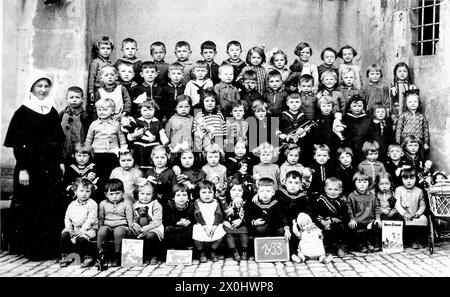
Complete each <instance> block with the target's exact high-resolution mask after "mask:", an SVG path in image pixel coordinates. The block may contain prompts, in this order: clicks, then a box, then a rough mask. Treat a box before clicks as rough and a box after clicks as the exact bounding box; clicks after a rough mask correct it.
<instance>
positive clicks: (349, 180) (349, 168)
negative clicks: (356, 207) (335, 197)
mask: <svg viewBox="0 0 450 297" xmlns="http://www.w3.org/2000/svg"><path fill="white" fill-rule="evenodd" d="M337 158H338V161H339V162H338V163H339V165H337V166H336V177H337V178H338V179H340V180H341V182H342V194H343V195H344V196H347V195H348V194H350V192H352V191H353V175H354V174H355V172H356V170H355V168H354V167H353V165H352V159H353V151H352V149H351V148H349V147H340V148H339V149H338V150H337Z"/></svg>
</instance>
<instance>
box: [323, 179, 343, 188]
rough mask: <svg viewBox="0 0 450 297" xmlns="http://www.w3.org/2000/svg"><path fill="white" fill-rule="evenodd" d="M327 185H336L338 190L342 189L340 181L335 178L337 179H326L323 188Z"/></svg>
mask: <svg viewBox="0 0 450 297" xmlns="http://www.w3.org/2000/svg"><path fill="white" fill-rule="evenodd" d="M329 184H337V185H338V187H339V188H340V189H342V180H341V179H339V178H337V177H329V178H327V179H326V180H325V186H324V188H325V187H327V186H328V185H329Z"/></svg>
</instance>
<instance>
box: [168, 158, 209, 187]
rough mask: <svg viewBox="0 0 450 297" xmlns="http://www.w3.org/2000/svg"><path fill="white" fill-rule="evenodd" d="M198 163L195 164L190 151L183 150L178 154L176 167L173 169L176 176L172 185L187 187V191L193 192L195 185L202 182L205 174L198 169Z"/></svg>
mask: <svg viewBox="0 0 450 297" xmlns="http://www.w3.org/2000/svg"><path fill="white" fill-rule="evenodd" d="M198 163H199V162H198V161H197V162H195V158H194V152H193V151H192V150H191V149H185V150H183V151H182V152H181V153H180V156H179V160H178V164H180V167H178V165H176V166H174V167H173V171H174V172H175V175H176V181H174V184H176V183H179V184H184V185H186V186H188V188H189V190H191V191H192V190H194V189H195V188H196V185H197V184H198V183H199V182H200V181H203V180H204V179H205V177H206V173H205V172H204V171H203V170H201V169H200V168H199V164H198Z"/></svg>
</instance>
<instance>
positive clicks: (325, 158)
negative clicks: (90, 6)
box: [61, 37, 430, 266]
mask: <svg viewBox="0 0 450 297" xmlns="http://www.w3.org/2000/svg"><path fill="white" fill-rule="evenodd" d="M113 49H114V43H113V42H112V40H111V39H110V38H108V37H102V38H101V39H99V40H98V41H97V42H96V43H95V44H94V47H93V53H94V54H95V59H94V60H93V61H92V62H91V64H90V67H89V82H88V94H87V100H84V99H85V98H84V93H83V91H82V89H81V88H79V87H71V88H69V89H68V91H67V96H66V97H67V103H68V106H67V108H66V109H65V110H64V111H63V112H62V113H61V123H62V126H63V128H64V131H65V132H66V142H65V147H64V152H65V157H66V162H67V165H68V166H67V170H66V174H65V178H64V185H65V187H66V190H67V193H68V197H69V198H70V199H71V202H70V204H69V206H68V208H67V212H66V218H65V228H64V230H63V232H62V236H61V248H62V252H63V259H62V260H61V265H62V266H66V265H68V263H69V260H67V254H68V253H69V252H70V250H71V249H72V248H73V246H75V247H76V249H77V251H78V252H79V253H80V254H81V255H82V256H83V258H84V262H83V264H82V265H83V266H89V265H91V264H92V263H93V261H94V258H97V259H98V260H99V262H100V265H104V261H105V257H106V256H105V251H106V250H107V249H108V244H109V243H110V242H114V252H115V255H114V257H113V260H114V261H113V262H114V263H115V264H116V265H119V263H120V251H121V241H122V239H123V238H138V239H143V240H144V259H146V260H147V261H149V263H150V264H156V263H157V262H158V260H159V259H162V258H163V257H164V250H166V249H173V248H174V249H192V248H193V247H195V250H196V251H197V252H198V254H199V257H200V262H206V261H207V255H208V254H209V255H210V257H211V259H212V260H213V261H217V260H218V259H220V257H222V256H223V255H224V254H225V253H226V249H225V247H226V248H227V249H228V251H229V253H230V254H231V255H232V256H233V258H234V259H235V260H236V261H239V260H241V259H242V260H246V259H248V257H249V254H251V244H252V241H251V240H250V239H252V238H254V237H260V236H284V238H285V239H286V240H288V241H290V249H291V255H292V260H293V261H296V262H301V261H303V260H305V259H306V257H312V256H317V257H319V260H320V261H322V262H324V263H327V262H328V261H330V256H327V254H326V252H327V253H329V252H330V251H331V252H335V253H336V254H337V255H338V256H339V257H343V256H344V255H345V252H346V250H347V249H348V245H350V248H352V249H356V250H358V251H360V252H363V253H365V252H368V251H370V252H373V251H377V250H380V234H379V231H380V228H381V220H404V221H405V226H406V227H405V238H406V239H407V242H408V244H411V246H412V247H414V248H418V247H420V240H419V239H420V237H421V236H423V234H424V232H425V231H424V228H425V226H426V225H427V220H426V217H425V216H424V212H425V199H424V193H423V190H422V188H423V183H419V181H422V179H421V177H423V172H424V168H425V163H424V157H425V155H426V154H427V153H428V150H429V142H430V139H429V130H428V123H427V120H426V118H425V117H424V115H423V114H422V113H421V104H420V98H419V90H418V89H416V87H415V86H414V85H413V84H412V83H411V81H410V79H411V78H410V75H409V68H408V66H407V65H406V64H405V63H398V64H397V65H396V66H395V68H394V77H395V78H394V83H393V85H392V86H391V88H389V87H387V85H386V84H385V83H383V82H382V76H383V75H382V74H383V73H382V70H381V67H380V66H379V65H376V64H373V65H371V66H370V67H369V68H368V69H367V71H366V76H367V79H368V82H367V83H363V79H362V71H361V69H360V67H359V66H358V65H356V64H354V63H353V59H354V57H355V56H356V55H357V52H356V50H355V49H354V48H352V47H351V46H344V47H343V48H341V50H340V51H339V52H336V51H335V50H334V49H333V48H330V47H327V48H326V49H324V50H323V51H322V53H321V59H322V60H323V64H322V65H320V66H318V67H317V66H316V65H314V64H312V63H311V62H310V57H311V55H312V49H311V47H310V46H309V45H308V44H307V43H304V42H302V43H300V44H299V45H298V46H297V47H296V49H295V51H294V53H295V55H296V56H298V59H297V60H295V61H294V63H293V64H292V65H291V66H290V67H288V66H287V64H288V63H287V56H286V54H285V53H284V52H283V51H282V50H279V49H274V50H273V51H272V53H271V56H270V58H269V61H268V63H266V54H265V51H264V49H263V48H261V47H253V48H251V49H250V50H249V51H248V54H247V57H246V60H245V61H243V60H241V58H240V55H241V52H242V50H241V44H240V43H239V42H238V41H231V42H229V43H228V45H227V54H228V55H229V59H227V60H225V61H223V63H222V65H221V66H219V65H218V64H216V63H215V61H214V56H215V55H216V45H215V44H214V43H213V42H211V41H206V42H204V43H203V44H202V45H201V54H202V56H203V58H204V60H200V61H196V62H193V61H191V60H190V59H189V56H190V54H191V48H190V45H189V43H187V42H185V41H180V42H178V43H177V44H176V46H175V55H176V57H177V59H178V60H177V61H176V62H175V63H172V64H169V63H167V62H165V60H164V56H165V54H166V47H165V45H164V44H163V43H161V42H154V43H153V44H152V45H151V47H150V54H151V55H152V57H153V58H154V61H146V62H142V61H141V60H139V59H138V58H137V57H136V51H137V43H136V41H135V40H133V39H131V38H127V39H125V40H124V41H123V42H122V51H123V53H124V56H123V57H122V58H120V59H118V60H117V62H116V63H115V64H113V63H112V61H111V60H110V55H111V52H112V50H113ZM337 58H340V59H341V60H342V63H341V64H340V65H339V66H338V67H337V66H335V65H336V62H337V61H336V60H337ZM85 101H86V103H87V104H86V111H85V110H84V108H83V105H84V102H85ZM105 198H106V199H105ZM316 225H317V226H316ZM292 233H293V234H292ZM95 238H96V240H97V249H98V254H96V253H95V252H93V251H92V250H90V245H89V241H94V240H95ZM322 239H323V240H324V244H325V249H324V248H323V246H322V245H321V241H322ZM222 241H224V242H222Z"/></svg>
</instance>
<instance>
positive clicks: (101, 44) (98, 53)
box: [87, 36, 114, 111]
mask: <svg viewBox="0 0 450 297" xmlns="http://www.w3.org/2000/svg"><path fill="white" fill-rule="evenodd" d="M113 49H114V42H113V41H112V39H111V38H109V37H108V36H103V37H101V38H99V39H97V41H95V43H94V45H93V46H92V55H93V57H94V59H93V60H92V61H91V63H90V64H89V75H88V95H89V97H88V99H89V105H88V107H89V108H87V109H88V110H91V111H94V110H95V106H94V104H95V100H94V99H95V92H96V91H97V90H98V89H99V88H100V86H101V80H100V69H102V68H103V66H106V65H112V63H111V60H110V57H109V56H110V55H111V52H112V51H113Z"/></svg>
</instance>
